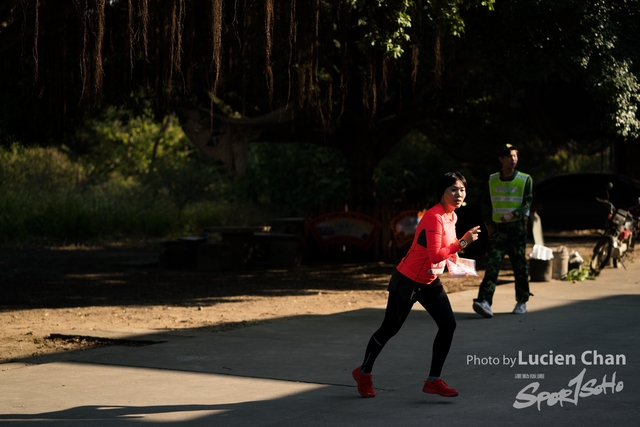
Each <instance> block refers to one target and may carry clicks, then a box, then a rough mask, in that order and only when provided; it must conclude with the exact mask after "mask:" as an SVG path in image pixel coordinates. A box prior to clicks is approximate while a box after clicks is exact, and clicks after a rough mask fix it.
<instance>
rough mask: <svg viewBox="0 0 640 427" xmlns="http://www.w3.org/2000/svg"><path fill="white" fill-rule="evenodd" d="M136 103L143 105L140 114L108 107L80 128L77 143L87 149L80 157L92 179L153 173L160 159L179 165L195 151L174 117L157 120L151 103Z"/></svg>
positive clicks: (161, 161)
mask: <svg viewBox="0 0 640 427" xmlns="http://www.w3.org/2000/svg"><path fill="white" fill-rule="evenodd" d="M137 103H139V104H142V105H141V106H140V109H141V111H140V112H139V113H136V112H134V110H132V109H127V108H124V107H114V106H107V107H106V108H105V109H104V110H103V111H102V113H101V114H100V115H98V116H97V117H95V118H92V119H89V120H87V122H86V123H85V125H84V126H83V127H82V128H80V129H79V130H78V131H77V133H76V135H75V137H74V146H75V147H78V148H76V151H81V152H82V151H84V153H83V154H81V156H80V158H81V160H82V163H83V164H84V165H85V167H86V169H87V175H88V177H89V178H92V179H95V180H98V181H100V180H101V179H106V178H109V177H111V175H113V174H117V175H120V176H123V177H130V176H141V175H145V174H148V173H150V172H153V168H154V167H155V163H157V162H159V163H163V164H169V165H173V166H177V165H180V164H182V163H184V162H185V161H187V159H188V158H189V156H191V155H192V154H193V149H192V148H191V146H190V144H189V141H188V140H187V138H186V137H185V135H184V133H183V132H182V129H181V128H180V126H179V125H178V124H177V120H176V119H175V118H174V117H173V116H167V117H165V119H164V121H163V122H162V123H158V122H157V121H156V120H155V118H154V116H153V113H152V111H151V108H150V107H149V106H148V102H145V101H140V100H138V101H137Z"/></svg>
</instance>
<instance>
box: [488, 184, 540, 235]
mask: <svg viewBox="0 0 640 427" xmlns="http://www.w3.org/2000/svg"><path fill="white" fill-rule="evenodd" d="M529 178H530V176H529V175H527V174H526V173H522V172H518V173H517V174H516V177H515V178H514V179H513V180H512V181H500V172H498V173H494V174H492V175H491V176H490V177H489V192H490V193H491V207H492V217H493V222H495V223H498V224H500V223H501V222H502V220H501V219H500V217H501V216H502V215H504V214H507V213H511V212H513V211H514V210H516V209H518V208H519V207H520V206H521V205H522V200H523V198H524V186H525V184H526V183H527V179H529ZM525 215H526V216H529V211H527V213H526V214H525ZM518 220H519V218H516V217H515V216H514V217H513V218H511V222H514V221H518Z"/></svg>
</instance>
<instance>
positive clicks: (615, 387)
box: [467, 350, 627, 411]
mask: <svg viewBox="0 0 640 427" xmlns="http://www.w3.org/2000/svg"><path fill="white" fill-rule="evenodd" d="M578 362H580V363H582V365H584V366H618V365H626V364H627V358H626V356H625V355H624V354H601V353H598V351H597V350H586V351H583V352H582V353H581V354H579V355H578V356H576V355H575V354H559V353H557V354H555V353H554V352H553V351H549V352H548V353H544V354H527V355H524V354H523V353H522V351H519V352H518V355H517V357H511V356H508V355H502V356H486V357H482V356H477V355H467V365H476V366H487V365H502V366H508V367H509V368H515V367H517V368H519V369H527V370H529V371H531V369H538V368H540V367H550V366H575V365H576V363H578ZM586 375H587V368H583V369H582V371H581V372H580V373H579V374H578V375H577V376H575V377H574V378H572V379H571V380H569V382H568V383H567V387H566V388H562V389H561V390H558V391H545V390H541V386H540V382H538V381H534V382H531V383H529V384H528V385H527V386H525V387H524V388H522V390H520V392H518V394H517V395H516V399H515V401H514V402H513V407H514V408H516V409H524V408H529V407H531V406H534V405H536V407H537V408H538V411H540V410H541V407H542V404H543V403H546V404H547V406H554V405H556V404H559V405H560V406H564V404H565V403H567V404H574V405H576V406H577V405H578V402H579V400H580V399H582V398H587V397H592V396H598V395H600V394H615V393H620V392H621V391H622V390H623V389H624V383H623V382H622V381H618V379H617V377H616V375H617V372H613V374H612V375H611V377H610V379H609V375H608V374H607V375H604V376H603V377H602V379H601V380H599V379H596V378H592V379H588V380H587V379H585V377H586ZM515 378H517V379H523V378H529V379H534V378H535V379H539V378H544V374H542V373H540V374H531V373H526V374H525V373H516V374H515Z"/></svg>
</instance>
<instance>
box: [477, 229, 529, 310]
mask: <svg viewBox="0 0 640 427" xmlns="http://www.w3.org/2000/svg"><path fill="white" fill-rule="evenodd" d="M526 247H527V229H526V226H525V225H524V224H522V225H520V224H518V225H512V226H507V227H505V226H498V229H497V230H496V231H495V232H494V233H493V234H492V235H491V236H489V248H488V255H487V257H488V259H487V269H486V271H485V273H484V279H483V280H482V283H481V284H480V289H479V290H478V299H477V300H476V301H482V300H486V301H487V302H488V303H489V304H491V303H492V302H493V294H494V292H495V291H496V285H497V283H498V274H499V273H500V265H501V264H502V260H503V259H504V256H505V254H506V255H509V260H510V261H511V266H512V268H513V274H514V276H515V282H516V301H517V302H527V301H528V300H529V296H530V295H532V294H531V293H530V292H529V264H528V262H527V257H526V253H525V252H526Z"/></svg>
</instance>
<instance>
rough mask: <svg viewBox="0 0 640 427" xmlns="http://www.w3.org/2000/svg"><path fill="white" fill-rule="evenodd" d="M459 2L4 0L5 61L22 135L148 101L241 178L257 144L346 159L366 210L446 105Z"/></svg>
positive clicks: (60, 131) (60, 129)
mask: <svg viewBox="0 0 640 427" xmlns="http://www.w3.org/2000/svg"><path fill="white" fill-rule="evenodd" d="M461 3H462V2H460V1H457V0H444V1H427V0H424V1H423V0H394V1H383V0H261V1H255V0H227V1H222V0H0V22H1V25H2V26H1V27H0V53H1V54H2V55H3V56H4V57H5V58H10V60H11V61H10V62H11V65H9V64H5V65H6V67H5V69H3V73H5V74H4V75H5V76H7V75H12V76H13V77H16V83H19V85H20V86H21V87H20V89H18V88H16V89H15V90H22V91H24V89H25V86H27V88H28V91H30V92H31V94H32V95H33V99H32V100H31V101H30V106H31V115H30V117H29V118H28V119H25V118H24V117H23V118H22V123H23V124H24V125H26V126H34V127H39V126H44V127H46V128H47V130H48V132H49V135H56V136H60V135H64V134H65V132H67V131H68V130H69V128H70V127H72V126H73V125H74V121H75V120H77V118H78V117H80V116H81V115H82V114H85V113H87V112H90V111H91V109H92V108H93V107H94V106H95V105H97V103H99V102H100V101H104V100H109V101H110V102H118V100H121V99H123V98H124V97H126V96H128V95H129V94H130V93H132V92H135V91H143V92H144V93H145V94H146V95H147V96H151V97H152V98H153V103H154V104H153V105H154V107H155V110H156V111H157V113H158V115H159V116H162V115H163V114H167V113H169V112H177V113H178V114H179V115H180V117H181V119H182V120H181V123H182V124H183V128H184V130H185V132H186V134H187V135H188V136H189V138H190V139H191V140H192V142H193V143H194V144H195V145H196V146H198V148H199V149H200V150H201V151H203V152H204V153H206V154H208V155H209V156H212V157H215V158H217V159H219V160H222V161H224V162H225V163H226V164H227V165H229V166H230V167H232V168H234V170H236V171H237V172H238V173H242V171H243V169H244V168H245V167H246V163H245V158H244V152H245V147H246V144H247V142H250V141H278V142H287V141H291V142H296V141H304V142H313V143H316V144H320V145H323V146H327V147H334V148H336V149H339V150H340V151H341V152H342V153H343V154H344V157H345V158H346V160H347V164H348V166H349V170H350V178H351V189H352V192H351V194H352V199H353V200H355V201H365V200H369V199H370V198H371V197H372V194H373V181H372V176H373V171H374V168H375V167H376V165H377V164H378V162H379V161H380V160H381V159H382V158H383V157H384V156H385V155H386V154H387V153H388V152H389V150H390V149H391V147H393V146H394V145H395V144H396V143H397V142H398V141H399V140H400V139H402V138H403V137H404V136H406V135H407V133H408V132H409V131H410V130H411V129H412V128H414V127H415V123H416V121H419V120H420V118H421V116H422V115H423V114H424V112H425V109H426V108H428V105H429V104H430V103H434V102H437V92H438V90H439V86H440V82H441V77H442V70H443V65H444V63H445V62H446V59H445V58H443V52H444V49H443V47H442V46H443V45H444V44H445V43H446V42H447V40H449V39H450V38H451V37H452V36H453V35H454V34H455V33H456V32H460V31H461V30H462V27H463V22H462V19H461V17H460V10H459V9H458V7H459V5H460V4H461ZM466 3H467V7H483V6H482V4H489V5H490V4H491V2H485V1H477V2H476V3H477V5H475V6H474V5H472V4H470V3H473V2H466ZM3 61H4V60H3ZM17 76H20V78H19V79H18V78H17ZM29 86H30V87H29Z"/></svg>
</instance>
